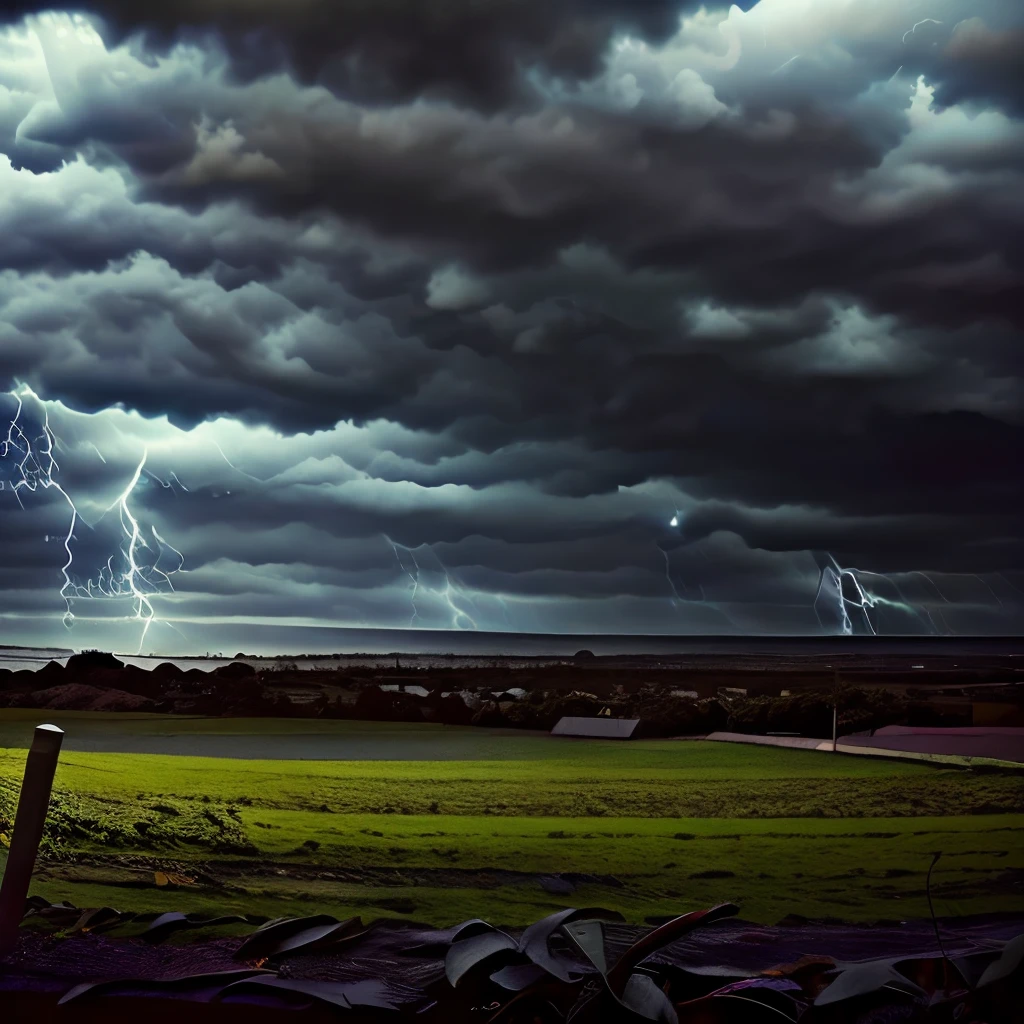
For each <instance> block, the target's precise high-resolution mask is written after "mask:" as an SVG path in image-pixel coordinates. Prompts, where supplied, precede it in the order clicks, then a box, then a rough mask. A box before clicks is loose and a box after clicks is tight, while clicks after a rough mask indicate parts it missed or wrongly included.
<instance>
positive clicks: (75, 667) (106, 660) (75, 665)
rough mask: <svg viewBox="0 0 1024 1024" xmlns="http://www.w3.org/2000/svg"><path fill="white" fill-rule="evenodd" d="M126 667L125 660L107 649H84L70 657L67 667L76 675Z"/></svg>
mask: <svg viewBox="0 0 1024 1024" xmlns="http://www.w3.org/2000/svg"><path fill="white" fill-rule="evenodd" d="M119 668H124V662H123V661H121V660H120V659H118V658H115V657H114V656H113V655H112V654H108V653H106V652H105V651H83V652H82V653H81V654H72V655H71V657H70V658H68V661H67V665H65V669H66V670H67V671H68V672H72V673H74V674H75V675H82V676H84V675H88V674H89V673H90V672H96V671H97V670H99V669H107V670H110V669H119Z"/></svg>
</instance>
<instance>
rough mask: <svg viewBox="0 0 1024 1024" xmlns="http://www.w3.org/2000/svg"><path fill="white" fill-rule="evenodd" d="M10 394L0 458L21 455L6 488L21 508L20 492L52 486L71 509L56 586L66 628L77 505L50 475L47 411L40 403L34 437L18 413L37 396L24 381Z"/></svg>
mask: <svg viewBox="0 0 1024 1024" xmlns="http://www.w3.org/2000/svg"><path fill="white" fill-rule="evenodd" d="M11 395H12V397H13V398H14V400H15V402H16V403H17V408H16V409H15V412H14V416H13V418H12V419H11V422H10V425H9V427H8V429H7V436H6V437H5V438H4V440H3V441H2V442H0V459H6V458H10V457H11V452H12V451H13V452H17V454H18V455H20V456H21V458H20V459H18V458H17V455H15V456H14V458H15V459H16V460H17V461H16V465H15V474H16V477H17V478H16V479H15V481H14V483H13V486H12V487H11V488H10V489H11V490H13V491H14V496H15V498H17V501H18V505H19V506H20V507H21V508H24V507H25V505H24V502H23V501H22V500H21V492H22V491H23V490H27V491H30V492H34V491H37V490H39V489H40V488H43V489H44V490H55V491H56V492H57V493H58V494H59V495H60V496H61V497H62V498H63V499H64V500H65V501H66V502H67V505H68V508H69V509H70V510H71V519H70V522H69V523H68V532H67V534H66V535H65V537H64V550H65V551H66V552H67V556H68V560H67V562H65V563H64V565H63V566H62V567H61V574H62V575H63V577H64V585H63V586H62V587H61V588H60V596H61V598H62V599H63V601H64V604H65V611H64V619H63V621H64V625H65V627H68V628H70V626H71V624H72V623H73V622H74V621H75V616H74V614H73V613H72V611H71V596H70V594H71V590H72V588H73V584H72V580H71V566H72V563H73V562H74V555H73V554H72V553H71V540H72V538H73V536H74V533H75V524H76V523H77V522H78V509H77V508H76V507H75V503H74V502H73V501H72V500H71V496H70V495H69V494H68V493H67V491H65V490H64V488H63V487H61V485H60V484H59V483H58V482H57V481H56V480H55V479H54V475H55V474H56V473H57V472H58V470H59V469H60V467H59V466H58V465H57V460H56V458H55V456H54V454H53V450H54V448H55V446H56V436H55V435H54V433H53V430H52V429H51V428H50V412H49V410H48V409H47V408H46V406H45V404H43V403H41V402H40V404H41V405H42V406H43V433H42V435H41V437H37V438H35V439H33V438H30V437H29V435H28V434H26V433H25V431H24V430H23V429H22V426H21V414H22V411H23V410H24V408H25V402H24V399H25V398H27V397H31V398H34V399H36V400H37V401H39V399H38V396H37V395H36V394H35V392H34V391H33V390H32V389H31V388H30V387H28V385H21V386H20V387H16V388H15V390H14V391H12V392H11ZM34 440H37V441H38V440H41V441H42V444H43V447H42V448H41V449H38V450H37V447H36V445H35V444H34V443H33V441H34ZM5 484H6V481H4V480H0V490H3V489H4V487H5Z"/></svg>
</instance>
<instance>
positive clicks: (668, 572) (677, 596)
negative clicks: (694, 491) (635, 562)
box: [657, 519, 683, 607]
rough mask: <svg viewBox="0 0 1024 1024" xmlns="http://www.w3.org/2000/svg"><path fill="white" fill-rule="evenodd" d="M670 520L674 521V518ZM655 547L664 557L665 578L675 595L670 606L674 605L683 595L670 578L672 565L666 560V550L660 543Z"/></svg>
mask: <svg viewBox="0 0 1024 1024" xmlns="http://www.w3.org/2000/svg"><path fill="white" fill-rule="evenodd" d="M672 521H673V522H675V520H674V519H673V520H672ZM657 548H658V550H659V551H660V552H661V555H662V557H663V558H664V559H665V579H667V580H668V585H669V586H670V587H671V588H672V593H673V594H674V595H675V599H674V600H673V601H672V606H673V607H675V603H676V601H682V600H683V595H682V594H680V593H679V590H678V588H677V587H676V583H675V580H673V579H672V566H671V564H670V563H669V560H668V552H667V551H666V550H665V549H664V548H663V547H662V546H661V545H660V544H658V545H657Z"/></svg>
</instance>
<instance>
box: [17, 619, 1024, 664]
mask: <svg viewBox="0 0 1024 1024" xmlns="http://www.w3.org/2000/svg"><path fill="white" fill-rule="evenodd" d="M342 639H343V640H344V644H341V643H339V645H338V647H337V648H335V650H334V651H310V652H308V655H307V656H304V657H301V658H299V656H298V655H296V654H294V653H291V654H289V653H287V652H281V653H280V654H279V655H277V656H275V655H269V654H268V655H264V656H262V657H260V658H259V659H258V660H259V661H260V662H262V663H263V664H264V665H265V664H267V663H268V662H270V663H277V664H290V663H291V662H292V661H293V660H294V663H295V665H296V667H298V668H309V669H315V668H336V667H344V666H346V665H348V666H352V665H374V664H380V663H381V662H382V660H383V659H385V658H393V657H394V656H395V655H396V654H397V655H398V656H399V657H403V656H405V657H411V656H416V662H417V664H419V665H426V666H428V667H429V666H441V665H444V664H446V662H447V660H448V657H449V656H454V657H456V658H458V660H459V664H460V665H462V666H464V667H472V666H473V665H474V664H480V665H482V664H486V663H487V662H489V661H490V660H491V659H493V658H495V657H506V658H513V659H514V658H517V657H518V658H525V659H535V658H566V657H571V656H572V655H573V654H575V653H576V652H578V651H583V650H585V651H591V652H592V653H594V654H596V655H616V654H617V655H641V654H646V655H656V656H657V655H661V656H670V655H682V656H687V655H690V656H692V655H701V654H704V655H709V654H710V655H716V654H717V655H730V654H731V655H737V656H742V655H747V656H750V655H773V656H776V657H779V656H786V655H788V656H791V657H799V656H800V655H807V656H811V655H817V656H821V655H836V656H839V655H852V654H857V655H875V656H879V655H891V656H897V657H898V656H900V655H914V656H924V655H940V654H941V655H950V654H961V653H962V654H964V655H968V654H970V655H974V656H984V655H1003V656H1005V655H1022V654H1024V638H1022V637H978V636H966V637H935V636H906V637H894V636H887V637H883V636H878V637H875V636H853V637H851V636H809V637H788V636H664V635H661V636H636V635H626V634H622V635H615V634H603V635H590V634H554V633H485V632H477V631H469V630H466V631H462V630H453V631H446V630H427V629H353V630H346V631H344V632H343V634H342ZM72 653H73V652H72V651H69V650H68V649H66V648H64V649H58V648H52V649H46V648H26V647H6V648H0V668H8V669H12V670H18V669H26V668H27V669H37V668H41V667H42V666H43V665H45V664H46V663H47V662H48V661H51V660H53V661H57V662H60V663H61V664H64V663H65V662H66V661H67V659H68V657H69V656H70V655H71V654H72ZM224 653H225V654H227V652H224ZM118 656H119V657H120V658H121V659H122V660H123V661H125V662H126V663H128V664H132V665H138V666H140V667H142V668H153V667H154V666H155V665H158V664H159V663H160V662H163V661H170V662H172V663H173V664H175V665H177V666H178V667H179V668H181V669H182V670H187V669H190V668H198V669H202V670H204V671H209V670H211V669H214V668H216V667H217V666H218V665H224V664H227V663H229V662H231V661H234V660H236V659H235V658H234V657H233V656H230V655H229V656H227V657H211V658H197V657H195V656H194V655H192V656H188V655H186V656H175V655H173V654H161V655H155V656H151V657H136V656H133V655H123V654H121V655H118ZM296 659H297V660H296ZM244 660H246V661H253V662H254V663H255V662H256V661H257V658H256V656H255V655H254V656H253V657H251V658H250V657H246V658H245V659H244Z"/></svg>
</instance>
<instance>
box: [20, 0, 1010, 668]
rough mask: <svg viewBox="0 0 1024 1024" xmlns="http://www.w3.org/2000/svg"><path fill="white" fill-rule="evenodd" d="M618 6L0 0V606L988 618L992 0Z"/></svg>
mask: <svg viewBox="0 0 1024 1024" xmlns="http://www.w3.org/2000/svg"><path fill="white" fill-rule="evenodd" d="M637 6H638V5H633V4H619V3H617V2H614V0H607V2H601V3H588V4H585V5H584V4H575V3H568V2H563V3H555V4H551V3H546V4H540V3H534V2H533V0H509V2H507V3H499V4H493V5H487V6H485V7H481V6H479V5H476V4H470V3H465V4H461V3H456V4H449V5H442V8H443V10H442V9H441V8H439V7H438V6H437V5H427V7H424V6H423V5H408V4H404V3H403V4H390V5H389V4H374V5H369V4H368V5H358V4H357V5H349V6H348V7H346V9H345V11H344V12H343V14H339V13H338V12H337V11H336V10H335V9H334V6H333V5H326V4H323V3H320V2H318V0H305V2H302V3H290V4H277V3H276V2H271V0H266V2H264V3H251V4H238V3H226V2H225V3H216V2H215V3H211V4H202V5H200V4H189V3H185V2H181V3H167V4H155V5H152V4H150V5H135V4H127V3H119V2H117V0H107V2H102V0H97V2H96V3H94V4H92V5H89V4H85V5H83V6H82V7H81V8H80V9H79V10H77V11H73V12H72V13H63V12H56V13H55V12H52V11H51V12H47V11H44V10H42V9H41V8H38V7H36V6H34V5H22V6H21V7H18V8H17V9H14V8H10V7H8V8H5V11H6V12H9V13H5V15H4V17H5V18H6V21H4V22H0V388H3V389H10V390H9V393H8V394H6V395H4V394H2V393H0V441H2V439H3V438H4V437H5V436H6V437H8V440H7V441H6V442H3V443H4V444H5V447H2V448H0V484H2V489H0V535H2V536H3V537H4V538H5V544H4V552H5V554H4V558H3V560H2V561H0V588H2V596H0V621H2V622H3V623H4V627H3V628H4V633H5V636H6V635H7V633H10V634H11V635H12V636H14V635H15V634H17V636H14V638H15V640H19V639H21V638H23V637H24V638H28V639H31V640H33V641H34V642H44V643H56V642H60V643H62V644H69V643H70V644H71V645H75V646H82V645H88V644H91V643H94V642H95V643H104V644H105V645H108V644H109V645H113V646H120V647H121V648H123V649H131V648H132V647H134V646H135V645H137V644H138V642H139V638H140V634H141V635H142V636H143V645H144V647H145V648H147V649H159V650H163V651H168V650H174V649H186V648H187V649H192V648H195V649H199V648H202V649H206V648H207V647H209V646H219V645H218V644H217V642H216V638H217V636H218V630H227V629H228V627H229V626H230V627H231V628H232V629H233V630H236V631H235V632H231V633H230V635H231V636H236V635H238V633H237V629H242V628H244V624H246V623H249V624H259V625H260V627H261V629H263V630H265V629H268V628H271V627H273V628H275V629H277V630H278V632H276V633H275V634H274V638H275V639H274V647H275V649H277V648H280V647H282V646H283V647H292V648H295V649H299V648H302V647H304V646H307V645H308V643H309V642H310V641H309V637H310V636H312V635H313V633H314V632H315V629H316V628H323V629H327V628H331V627H337V626H397V627H401V626H407V625H413V626H421V627H424V628H457V629H472V628H479V629H509V630H526V631H531V630H555V631H564V632H588V631H602V632H603V631H612V632H634V631H636V632H659V633H676V632H678V633H702V632H712V633H713V632H787V633H801V632H820V631H826V632H829V631H844V630H853V631H858V632H864V631H871V630H877V631H879V632H939V633H957V632H964V633H979V632H981V633H985V632H988V633H996V632H1008V631H1010V632H1017V631H1019V630H1020V628H1021V625H1022V622H1024V592H1022V591H1024V574H1022V569H1024V552H1022V543H1021V530H1020V515H1019V508H1020V505H1021V499H1022V497H1024V494H1022V492H1021V485H1020V474H1019V471H1018V470H1017V469H1016V467H1017V466H1018V465H1020V464H1021V462H1022V458H1021V457H1022V455H1024V438H1022V431H1024V425H1022V416H1021V410H1022V401H1021V398H1022V396H1021V376H1020V361H1019V350H1020V344H1021V329H1022V322H1021V319H1020V313H1019V308H1018V306H1019V303H1017V302H1016V301H1014V300H1015V298H1016V294H1017V292H1019V290H1020V287H1021V284H1022V280H1021V279H1022V252H1021V248H1020V238H1021V237H1024V235H1022V234H1021V228H1022V226H1024V200H1022V198H1021V197H1022V196H1024V120H1022V116H1024V111H1022V109H1021V98H1022V93H1021V89H1020V83H1019V80H1018V76H1015V75H1014V74H1013V73H1012V70H1013V68H1015V67H1016V66H1017V63H1018V58H1019V56H1021V45H1022V39H1024V15H1021V14H1020V13H1019V12H1016V11H1015V10H1014V9H1013V8H1012V5H1006V4H1004V3H998V2H996V0H991V2H989V0H985V2H980V3H971V4H968V3H966V2H960V0H936V3H935V4H934V5H932V7H930V8H929V9H928V10H924V9H923V8H921V7H920V5H914V4H911V3H903V2H892V0H886V2H884V3H883V2H881V0H822V2H816V3H813V4H809V3H807V2H804V0H760V2H759V3H756V4H752V5H746V6H747V9H746V10H743V9H741V8H740V7H736V6H733V7H731V8H727V7H725V6H721V7H716V6H714V5H711V6H710V7H697V6H696V5H687V4H669V3H665V4H645V5H641V6H642V8H643V14H642V16H641V15H638V14H637V13H636V8H637ZM428 7H429V8H430V9H429V11H428V9H427V8H428ZM328 8H330V12H329V11H328ZM385 8H388V10H385ZM398 8H401V14H402V16H401V17H398V16H396V14H397V13H398ZM142 12H144V13H142ZM328 13H330V17H328ZM385 14H386V15H387V17H385ZM445 46H448V49H447V50H445ZM442 54H444V57H443V59H442ZM19 402H20V411H19ZM8 423H16V424H17V425H18V429H20V430H21V431H22V433H21V434H19V433H18V432H17V430H15V431H14V432H13V433H11V434H10V435H9V436H8V435H7V434H6V433H5V431H6V428H7V425H8ZM47 430H50V431H51V432H52V437H53V438H54V445H53V453H52V454H53V456H54V458H55V463H54V467H51V466H50V463H49V461H47V460H48V458H49V456H48V455H47V451H48V448H47V444H48V442H47V440H46V439H47V436H48V435H47ZM29 447H30V448H31V453H32V454H31V455H30V456H28V457H27V458H28V461H25V460H26V451H27V448H29ZM26 473H31V474H34V475H32V476H31V477H27V476H26ZM28 480H31V481H32V482H34V483H35V484H36V486H35V488H34V489H33V488H32V487H29V486H27V483H26V481H28ZM19 483H20V486H19ZM72 505H73V510H72V507H71V506H72ZM22 506H24V508H22ZM72 512H73V515H74V516H75V519H74V522H72V521H71V520H70V519H69V515H70V514H72ZM673 520H674V523H673ZM133 521H134V523H135V524H136V526H135V527H133V526H132V522H133ZM133 537H134V543H133ZM47 538H49V540H47ZM142 539H145V546H144V545H142V543H141V541H142ZM179 553H180V554H179ZM69 557H70V558H71V564H70V565H67V563H68V559H69ZM133 560H134V561H133ZM65 569H67V572H68V575H67V577H65V576H64V572H65ZM172 588H173V589H172ZM66 601H70V603H71V610H72V613H73V615H74V616H75V618H74V620H73V622H72V620H70V619H68V622H69V624H70V625H71V632H65V629H64V627H63V626H62V625H61V619H62V616H63V615H64V612H65V604H66ZM150 620H152V621H150ZM175 630H180V632H175ZM289 631H291V632H289ZM211 638H212V639H211ZM282 638H293V642H292V640H290V639H282ZM313 642H317V641H313ZM329 646H331V647H332V648H333V647H336V646H337V642H336V641H333V640H332V641H330V642H329Z"/></svg>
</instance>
